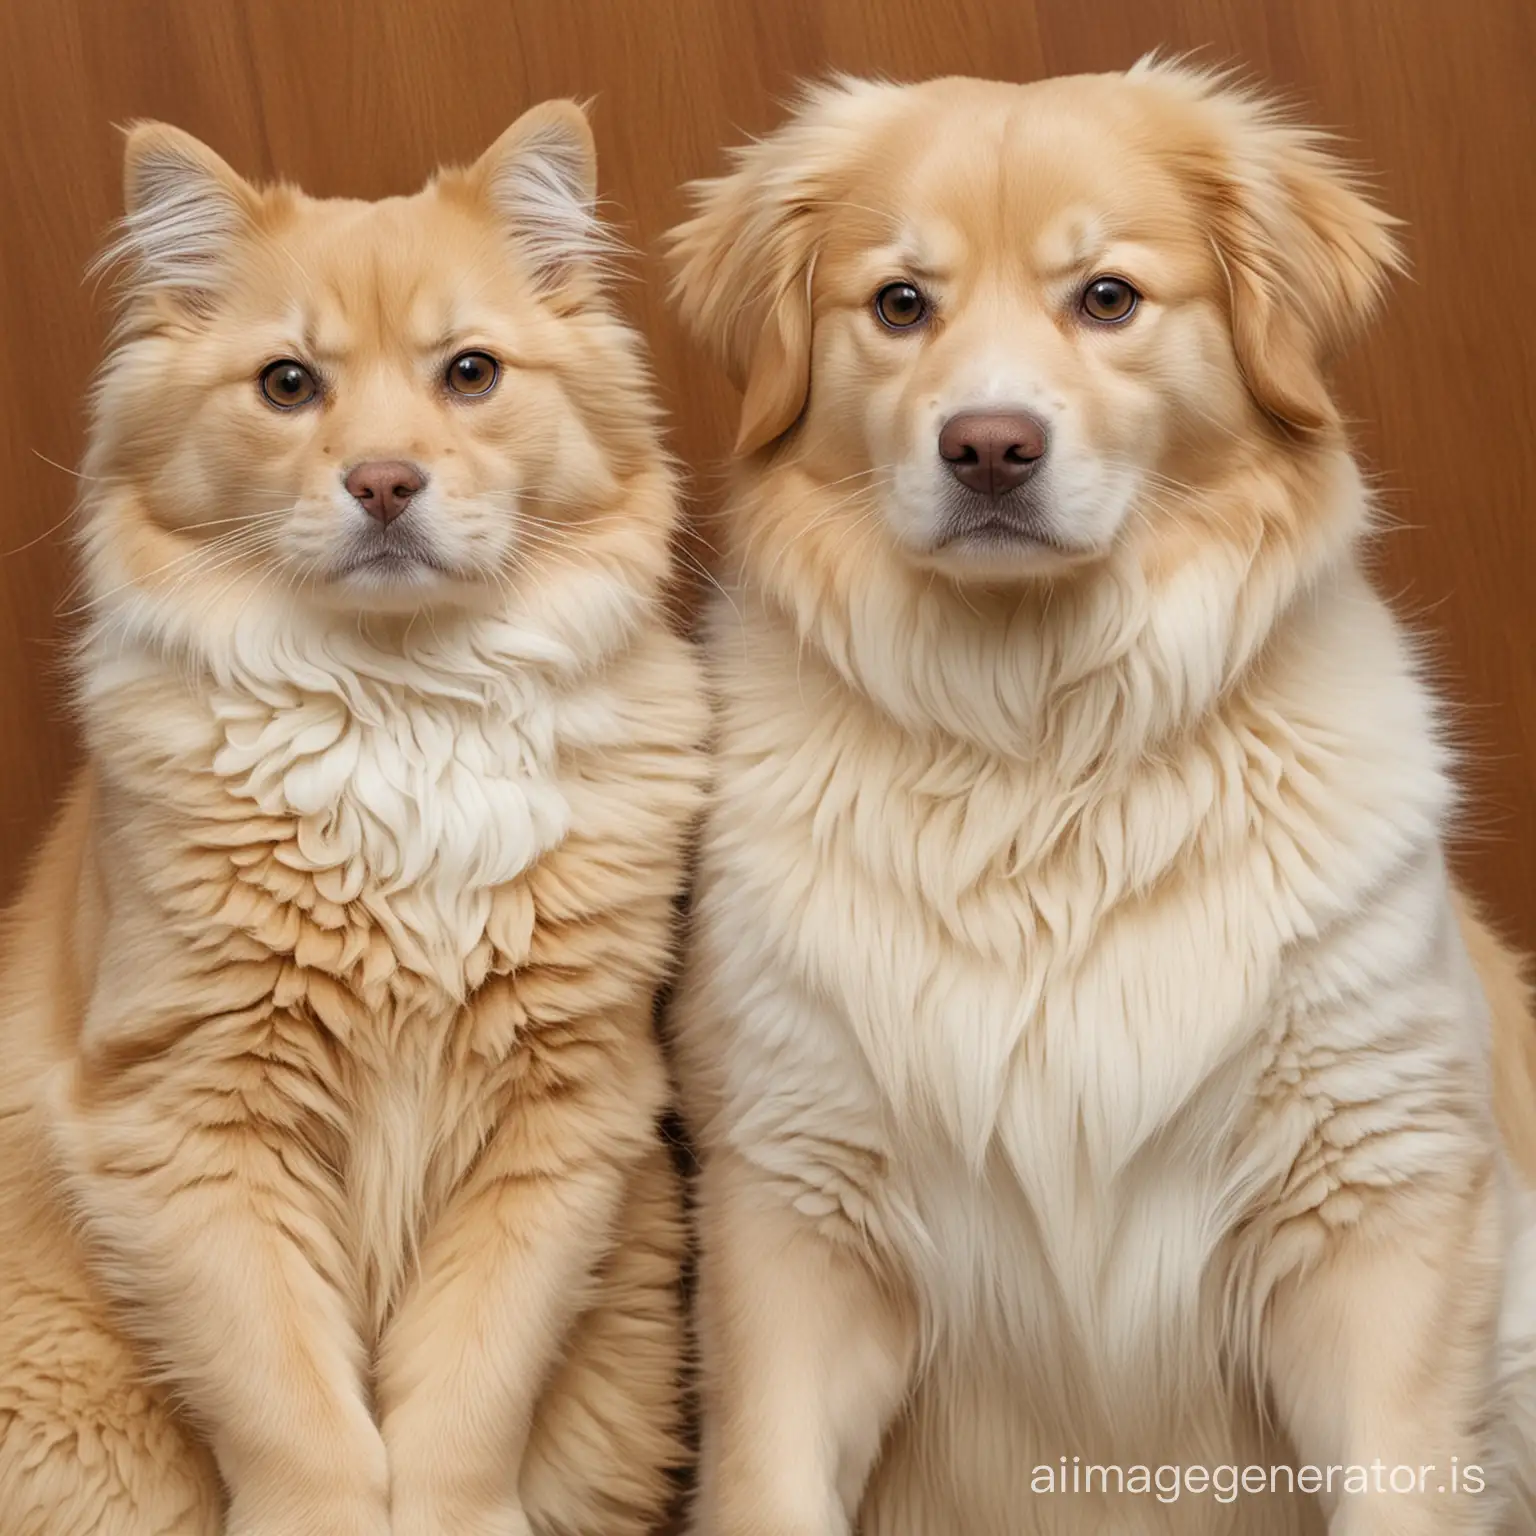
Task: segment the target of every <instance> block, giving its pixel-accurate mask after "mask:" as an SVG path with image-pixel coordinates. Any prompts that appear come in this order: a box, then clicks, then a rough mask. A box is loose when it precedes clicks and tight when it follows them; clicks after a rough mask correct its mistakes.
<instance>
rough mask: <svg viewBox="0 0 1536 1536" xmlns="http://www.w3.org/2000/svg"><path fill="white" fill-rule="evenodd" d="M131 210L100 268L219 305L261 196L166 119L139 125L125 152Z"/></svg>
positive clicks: (133, 285) (191, 300)
mask: <svg viewBox="0 0 1536 1536" xmlns="http://www.w3.org/2000/svg"><path fill="white" fill-rule="evenodd" d="M123 200H124V205H125V210H126V211H125V213H124V216H123V221H122V224H121V226H120V229H119V233H118V238H117V239H116V241H115V242H114V243H113V244H112V245H111V246H110V247H108V249H107V250H106V251H104V252H103V253H102V256H101V259H100V261H99V262H98V266H100V267H106V266H119V267H121V268H122V269H123V270H124V271H125V273H126V281H127V284H128V286H129V288H130V289H131V290H136V291H144V290H156V291H160V292H166V293H169V294H171V295H173V296H174V297H175V298H177V299H178V300H180V301H182V302H184V303H187V304H189V305H193V306H196V307H206V306H208V305H210V304H212V303H213V302H214V301H215V300H216V298H217V296H218V294H219V291H220V289H221V288H222V286H223V282H224V280H225V278H226V276H227V273H228V270H229V267H230V264H231V261H232V258H233V255H234V252H235V250H236V248H237V247H238V245H239V243H240V242H241V240H242V239H244V237H245V236H246V235H247V234H248V233H249V231H250V229H251V224H252V220H253V217H254V213H255V209H256V204H257V200H258V194H257V192H256V191H255V189H254V188H253V187H252V186H251V185H250V184H249V183H248V182H247V181H245V180H244V179H243V178H242V177H240V176H239V175H237V174H236V173H235V172H234V171H232V170H231V169H230V168H229V166H227V165H226V164H225V163H224V162H223V161H222V160H221V159H220V158H219V157H218V156H217V155H216V154H214V152H213V151H212V150H211V149H209V148H208V146H207V145H206V144H204V143H202V142H201V141H199V140H198V139H194V138H193V137H192V135H191V134H189V133H183V132H182V131H181V129H179V128H172V127H171V126H170V125H169V124H167V123H135V124H134V125H133V126H132V127H131V128H130V129H129V130H128V137H127V143H126V145H125V146H124V150H123Z"/></svg>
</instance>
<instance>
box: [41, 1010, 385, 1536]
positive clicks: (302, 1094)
mask: <svg viewBox="0 0 1536 1536" xmlns="http://www.w3.org/2000/svg"><path fill="white" fill-rule="evenodd" d="M98 1038H100V1037H98ZM312 1038H313V1030H312V1026H311V1025H308V1024H306V1023H304V1022H303V1021H300V1020H296V1019H293V1018H289V1017H285V1016H284V1015H282V1014H280V1013H272V1012H270V1011H266V1010H263V1009H262V1008H261V1007H260V1006H257V1007H256V1008H254V1009H252V1010H247V1011H242V1012H240V1013H236V1014H231V1015H225V1016H219V1017H212V1018H200V1019H197V1020H195V1021H192V1022H189V1023H187V1024H180V1023H170V1024H157V1025H155V1026H154V1027H153V1029H152V1030H142V1031H139V1032H135V1031H134V1030H132V1029H126V1028H123V1027H114V1028H113V1029H111V1030H109V1031H106V1032H105V1039H106V1040H107V1042H108V1043H107V1044H105V1045H101V1046H98V1047H97V1048H96V1049H93V1050H91V1051H88V1052H86V1053H85V1055H84V1056H83V1058H82V1060H81V1062H80V1064H79V1066H78V1068H77V1069H76V1070H75V1072H74V1073H73V1074H72V1078H71V1080H68V1081H65V1082H62V1083H60V1085H59V1092H58V1095H57V1100H56V1102H55V1105H54V1110H55V1113H54V1116H53V1126H54V1130H55V1136H56V1143H57V1152H58V1156H59V1159H60V1162H61V1164H62V1165H63V1169H64V1171H65V1173H66V1176H67V1177H68V1179H69V1181H70V1185H71V1189H72V1193H73V1196H74V1199H75V1202H76V1204H77V1207H78V1209H79V1211H80V1213H81V1215H82V1217H83V1220H84V1224H85V1229H86V1235H87V1240H88V1243H89V1246H90V1249H91V1252H92V1254H93V1257H94V1259H95V1261H96V1264H97V1268H98V1272H99V1274H100V1277H101V1280H102V1283H103V1284H104V1286H105V1289H106V1290H107V1292H108V1294H109V1295H110V1296H111V1298H112V1299H113V1301H114V1302H115V1303H116V1304H117V1305H118V1306H119V1307H120V1308H121V1311H122V1314H123V1316H124V1317H125V1319H126V1321H127V1322H128V1324H129V1326H130V1327H131V1328H132V1329H133V1331H134V1332H135V1334H136V1335H137V1336H138V1337H139V1338H140V1339H141V1340H142V1341H143V1344H144V1346H145V1351H146V1354H147V1356H148V1357H149V1358H150V1359H151V1360H152V1361H153V1362H154V1366H155V1368H156V1369H157V1370H159V1371H161V1372H163V1374H164V1375H165V1376H166V1378H167V1379H168V1380H169V1381H170V1383H171V1384H172V1386H173V1389H174V1391H175V1393H176V1396H177V1397H178V1399H179V1400H180V1401H182V1402H183V1403H185V1404H186V1406H187V1408H188V1409H189V1411H190V1414H191V1416H192V1417H193V1418H194V1420H195V1421H196V1422H197V1423H198V1424H199V1426H200V1427H201V1428H202V1430H203V1431H204V1433H205V1434H206V1435H207V1437H208V1440H209V1443H210V1444H211V1446H212V1448H213V1451H214V1455H215V1457H216V1459H217V1461H218V1467H219V1472H220V1475H221V1477H222V1479H223V1482H224V1484H225V1486H226V1488H227V1489H228V1491H229V1500H230V1503H229V1515H228V1523H227V1526H226V1530H227V1536H390V1526H389V1510H388V1468H387V1465H386V1460H385V1452H384V1442H383V1440H382V1438H381V1436H380V1434H379V1431H378V1428H377V1426H376V1425H375V1423H374V1421H373V1417H372V1414H371V1413H370V1410H369V1407H368V1403H367V1400H366V1397H365V1392H364V1387H363V1375H362V1365H363V1362H362V1356H363V1350H362V1346H361V1344H360V1342H359V1339H358V1336H357V1332H356V1329H355V1327H354V1325H353V1323H352V1321H351V1317H350V1315H349V1308H348V1306H347V1303H346V1300H345V1286H344V1276H345V1273H346V1259H345V1255H344V1253H343V1251H342V1247H341V1245H340V1243H339V1242H338V1239H337V1231H338V1227H339V1221H338V1212H339V1208H340V1200H339V1195H340V1191H339V1188H338V1184H337V1179H336V1175H335V1172H334V1170H333V1169H332V1168H330V1167H328V1166H327V1165H326V1163H325V1161H324V1160H323V1159H322V1158H321V1157H320V1156H319V1155H318V1154H317V1153H316V1151H315V1150H314V1141H313V1139H312V1137H311V1136H310V1134H309V1132H311V1131H312V1130H313V1129H314V1127H313V1125H312V1124H311V1117H312V1115H313V1110H314V1105H315V1102H316V1098H317V1096H318V1095H319V1094H320V1093H321V1092H322V1090H320V1089H318V1088H317V1085H316V1083H315V1081H314V1079H313V1077H312V1076H311V1075H310V1073H309V1071H308V1068H307V1064H306V1057H307V1054H308V1052H309V1050H310V1049H311V1042H312Z"/></svg>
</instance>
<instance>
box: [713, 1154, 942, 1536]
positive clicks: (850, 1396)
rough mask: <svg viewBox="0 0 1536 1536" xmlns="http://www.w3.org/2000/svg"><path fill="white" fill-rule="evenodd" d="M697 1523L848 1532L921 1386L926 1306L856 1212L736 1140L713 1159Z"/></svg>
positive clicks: (743, 1533)
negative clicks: (889, 1271)
mask: <svg viewBox="0 0 1536 1536" xmlns="http://www.w3.org/2000/svg"><path fill="white" fill-rule="evenodd" d="M699 1212H700V1240H701V1245H702V1251H701V1258H700V1299H699V1314H700V1315H699V1332H700V1344H701V1348H702V1365H703V1398H704V1426H703V1454H702V1462H701V1467H700V1481H699V1497H698V1505H697V1508H696V1511H695V1514H694V1523H693V1530H694V1532H695V1536H847V1533H848V1532H850V1531H851V1530H852V1528H853V1521H854V1518H855V1516H856V1514H857V1511H858V1505H859V1500H860V1498H861V1496H862V1494H863V1491H864V1485H865V1483H866V1481H867V1480H868V1478H869V1474H870V1470H871V1468H872V1467H873V1466H874V1462H875V1457H876V1455H877V1454H878V1452H879V1449H880V1442H881V1439H882V1437H883V1436H884V1434H885V1430H886V1427H887V1425H888V1424H889V1422H890V1419H891V1417H892V1415H893V1414H894V1413H895V1411H896V1409H897V1407H898V1406H899V1404H900V1402H901V1399H902V1396H903V1394H904V1392H905V1390H906V1386H907V1381H908V1377H909V1374H910V1370H911V1361H912V1346H913V1334H914V1329H913V1325H912V1314H911V1309H910V1307H909V1306H908V1305H907V1303H906V1301H905V1299H904V1298H903V1297H901V1296H899V1295H898V1294H895V1292H894V1290H893V1287H892V1285H891V1284H890V1283H885V1282H883V1281H882V1278H881V1277H880V1276H879V1275H878V1274H877V1272H876V1270H875V1269H874V1268H873V1267H872V1265H871V1263H870V1260H869V1257H868V1255H867V1252H866V1251H865V1250H864V1248H863V1246H862V1241H861V1238H860V1235H859V1234H858V1233H857V1232H856V1231H855V1230H854V1228H853V1227H852V1226H851V1224H848V1223H847V1221H846V1218H844V1217H842V1216H841V1215H827V1214H825V1213H824V1212H823V1211H821V1210H817V1211H816V1212H815V1213H814V1214H813V1213H810V1212H808V1211H807V1210H805V1209H803V1208H796V1205H795V1203H793V1202H792V1201H791V1199H790V1197H789V1195H788V1193H787V1191H786V1189H785V1187H784V1185H783V1183H782V1182H781V1181H779V1180H776V1179H770V1178H769V1177H768V1176H767V1175H766V1174H764V1173H763V1172H762V1171H761V1170H759V1169H757V1168H755V1167H754V1166H753V1165H752V1164H751V1163H749V1162H748V1161H747V1159H746V1158H744V1157H742V1156H740V1155H739V1154H738V1153H736V1152H733V1151H730V1150H728V1149H720V1150H717V1151H715V1152H714V1153H712V1154H711V1155H710V1156H709V1157H708V1158H707V1159H706V1161H705V1167H704V1173H703V1176H702V1181H701V1190H700V1201H699Z"/></svg>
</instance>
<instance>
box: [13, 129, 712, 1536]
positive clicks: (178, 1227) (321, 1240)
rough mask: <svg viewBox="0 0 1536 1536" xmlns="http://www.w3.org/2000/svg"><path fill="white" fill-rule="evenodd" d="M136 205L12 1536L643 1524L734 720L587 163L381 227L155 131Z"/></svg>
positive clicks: (575, 160)
mask: <svg viewBox="0 0 1536 1536" xmlns="http://www.w3.org/2000/svg"><path fill="white" fill-rule="evenodd" d="M127 187H128V203H129V213H128V219H127V221H126V224H125V232H124V236H123V239H122V241H121V243H120V245H119V246H118V247H117V248H116V250H115V251H114V253H113V256H114V259H115V260H119V261H121V262H122V263H123V264H124V266H125V269H126V272H125V282H126V290H127V291H126V303H125V307H124V310H123V315H122V319H121V322H120V324H119V327H118V330H117V333H116V335H115V337H114V340H113V345H112V349H111V353H110V356H109V358H108V360H107V363H106V367H105V369H104V372H103V375H102V379H101V383H100V385H99V388H98V392H97V396H96V401H95V414H94V424H93V429H92V435H91V444H90V450H89V455H88V458H87V461H86V465H85V478H84V484H85V488H86V489H85V494H84V500H83V507H82V513H81V517H82V522H81V548H82V554H83V563H84V575H83V584H82V589H83V592H84V605H85V607H86V610H87V615H88V617H87V623H86V628H85V633H84V635H83V637H82V639H81V642H80V646H79V651H78V658H77V674H78V683H79V688H78V692H79V707H80V712H81V717H82V720H83V723H84V728H85V735H86V741H87V746H88V750H89V758H90V766H89V768H88V770H87V771H86V772H85V774H84V775H83V776H82V778H81V781H80V782H79V783H78V784H77V785H76V787H75V788H74V789H73V791H72V792H71V794H70V797H69V801H68V805H67V808H66V810H65V811H64V813H63V815H62V817H61V818H60V820H59V822H58V824H57V825H56V826H55V827H54V829H53V831H52V832H51V834H50V835H49V837H48V839H47V842H46V843H45V845H44V847H43V850H42V853H41V856H40V858H39V859H38V862H37V865H36V868H35V869H34V871H33V874H32V877H31V879H30V881H29V882H28V884H27V887H26V889H25V892H24V894H23V895H22V897H21V899H20V901H19V903H18V904H17V906H16V908H15V911H14V913H13V914H12V917H11V920H10V924H9V937H8V940H7V943H6V948H5V956H4V969H3V982H0V987H3V993H0V995H3V998H4V1002H3V1005H0V1009H3V1011H0V1046H3V1049H0V1530H3V1531H4V1533H5V1536H87V1533H89V1536H171V1533H174V1536H194V1533H213V1532H227V1533H228V1536H443V1533H445V1532H449V1531H452V1532H454V1533H455V1536H514V1533H518V1532H526V1531H528V1530H530V1529H532V1530H534V1531H537V1532H540V1533H555V1532H559V1533H562V1536H572V1533H578V1532H588V1533H592V1536H597V1533H602V1536H618V1533H624V1532H631V1533H639V1532H641V1531H645V1530H649V1529H651V1528H653V1526H654V1524H655V1522H656V1521H657V1520H658V1519H659V1517H660V1515H661V1513H662V1511H663V1510H664V1508H665V1506H666V1504H667V1502H668V1499H669V1489H670V1482H669V1475H668V1473H669V1468H670V1467H672V1466H673V1465H674V1464H675V1463H676V1462H677V1460H678V1458H679V1455H680V1446H679V1441H678V1430H679V1388H680V1382H679V1373H680V1367H681V1332H682V1329H681V1318H680V1299H679V1293H678V1274H679V1263H680V1257H681V1251H682V1247H683V1234H682V1213H681V1208H680V1190H679V1188H678V1184H677V1180H676V1176H675V1174H674V1171H673V1168H672V1164H671V1162H670V1160H669V1157H668V1153H667V1149H666V1147H665V1146H664V1144H663V1141H662V1139H661V1137H660V1135H659V1132H658V1117H659V1116H660V1115H661V1114H662V1112H663V1110H664V1107H665V1103H666V1098H667V1084H666V1075H665V1071H664V1066H663V1062H662V1058H661V1055H660V1051H659V1047H658V1043H657V1041H656V1039H655V1038H654V1034H653V1028H652V1022H651V1008H652V998H653V993H654V990H655V988H656V986H657V983H658V981H659V980H660V978H661V977H662V976H663V974H664V973H665V971H666V969H667V966H668V962H669V952H670V946H671V925H672V917H671V904H672V901H673V898H674V895H675V893H676V892H677V890H678V887H679V883H680V879H681V873H680V871H681V859H682V855H683V845H684V842H685V839H686V837H687V834H688V829H689V826H690V822H691V818H692V816H693V814H694V810H695V804H696V799H697V797H698V795H699V792H700V785H701V781H702V774H703V765H702V754H701V750H700V743H701V740H702V738H703V735H704V729H705V719H704V706H703V702H702V698H701V695H700V689H699V684H698V679H697V676H696V668H695V662H694V660H693V657H692V654H691V652H690V650H689V648H688V647H687V646H686V645H685V644H684V643H683V642H682V641H681V640H679V639H677V638H676V637H675V636H674V635H673V634H672V633H671V632H670V630H669V628H668V626H667V623H666V618H665V614H664V606H663V587H664V583H665V580H666V577H667V571H668V558H669V557H668V542H669V536H670V533H671V530H672V528H673V524H674V519H675V496H674V485H673V476H672V472H671V469H670V466H669V464H668V462H667V460H666V458H665V456H664V454H663V452H662V450H661V447H660V442H659V432H658V426H657V416H656V411H655V409H654V406H653V404H652V395H651V389H650V384H649V379H648V376H647V373H646V369H645V365H644V363H643V360H642V358H641V355H640V349H639V346H638V343H637V341H636V339H635V338H634V336H633V335H632V334H631V333H630V332H629V330H628V329H627V328H626V327H625V326H624V325H623V324H622V322H621V321H620V320H619V319H618V318H617V317H616V315H615V313H614V312H613V310H612V309H611V308H610V306H609V304H608V302H607V301H606V299H605V298H604V294H603V286H602V270H601V268H602V261H603V258H604V253H605V242H604V240H603V236H602V231H601V229H600V227H599V226H598V225H597V224H596V222H595V220H594V218H593V215H592V199H593V154H592V141H591V136H590V132H589V130H588V128H587V126H586V123H585V120H584V118H583V117H582V115H581V113H580V112H579V110H577V109H576V108H575V107H573V106H571V105H570V104H568V103H564V104H561V103H555V104H551V105H548V106H546V107H542V108H536V109H534V110H533V111H532V112H530V113H529V114H527V115H526V116H525V117H524V118H522V119H521V120H520V121H519V122H518V123H517V124H516V125H515V126H514V127H513V128H512V129H510V130H509V131H508V133H507V134H506V135H504V136H503V138H502V139H501V140H500V141H498V143H497V144H496V145H495V146H493V147H492V149H491V150H489V151H488V152H487V154H486V155H485V156H484V157H483V158H482V159H481V160H480V161H479V162H478V163H477V164H476V165H475V166H473V167H471V168H470V169H468V170H462V171H458V170H455V171H448V172H444V173H443V174H442V175H440V176H439V177H438V178H437V179H436V180H435V181H434V182H433V183H432V184H431V185H429V186H428V187H427V189H426V190H424V191H423V192H421V193H420V194H418V195H417V196H415V197H410V198H396V199H392V200H388V201H385V202H381V203H378V204H364V203H355V202H345V201H332V202H319V201H312V200H310V199H308V198H306V197H304V196H303V195H302V194H300V193H298V192H297V191H295V190H293V189H291V188H287V187H277V188H272V189H268V190H257V189H254V188H252V187H251V186H249V185H247V184H246V183H245V182H243V181H242V180H241V179H240V178H239V177H237V176H236V175H235V174H234V172H232V171H231V170H229V168H228V167H227V166H225V165H223V163H222V162H220V161H219V160H218V159H217V158H216V157H215V156H213V155H212V153H211V152H210V151H208V150H206V149H205V148H203V146H201V145H199V144H197V143H196V142H195V141H193V140H191V139H188V138H187V137H186V136H185V135H182V134H180V133H178V132H176V131H175V130H173V129H169V128H165V127H160V126H145V127H140V128H138V129H136V130H135V131H134V132H133V133H132V134H131V136H130V138H129V141H128V147H127ZM466 349H478V350H480V351H483V352H485V353H488V354H491V355H493V356H494V357H495V358H496V359H498V360H499V365H500V373H499V377H498V379H497V382H496V384H495V386H494V388H493V389H492V390H491V391H489V392H488V393H486V394H485V395H484V397H483V398H463V397H460V396H457V395H454V394H453V393H452V392H451V391H450V389H449V387H448V374H447V373H446V372H445V370H446V369H447V368H448V366H449V361H450V359H451V358H452V357H454V356H456V355H458V354H460V353H461V352H463V351H464V350H466ZM282 358H293V359H297V360H299V361H301V362H303V363H304V364H305V365H306V366H307V367H308V368H309V369H310V370H311V371H312V373H313V376H314V377H315V378H316V379H317V380H318V388H319V393H318V394H317V395H316V397H315V398H314V399H313V400H312V401H310V402H309V403H308V404H304V405H301V406H297V407H295V408H293V409H278V408H277V407H276V406H274V405H273V404H270V403H269V402H268V401H267V400H265V399H263V398H262V397H261V393H260V384H259V377H260V376H261V374H262V372H263V370H264V368H265V366H266V365H267V364H268V363H269V362H270V361H272V360H274V359H282ZM378 459H406V460H412V461H415V462H416V463H418V464H419V465H421V466H422V467H423V468H424V469H425V470H426V472H427V476H428V479H427V484H426V488H425V490H424V491H423V492H422V493H421V494H420V495H418V496H417V497H416V499H415V500H414V501H412V503H411V505H410V510H409V512H408V514H407V516H406V517H404V518H402V519H400V520H399V522H398V523H397V524H391V525H390V527H389V529H381V528H379V527H376V526H374V524H373V522H372V521H371V520H370V518H369V517H368V515H367V514H366V513H365V512H364V511H363V510H362V508H361V507H360V506H359V505H358V504H357V503H355V502H354V501H353V499H352V497H351V496H349V495H348V494H347V492H346V491H345V489H344V488H343V485H342V475H343V474H344V473H345V472H346V470H347V469H348V468H349V466H351V465H354V464H356V463H357V462H359V461H363V460H378Z"/></svg>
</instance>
